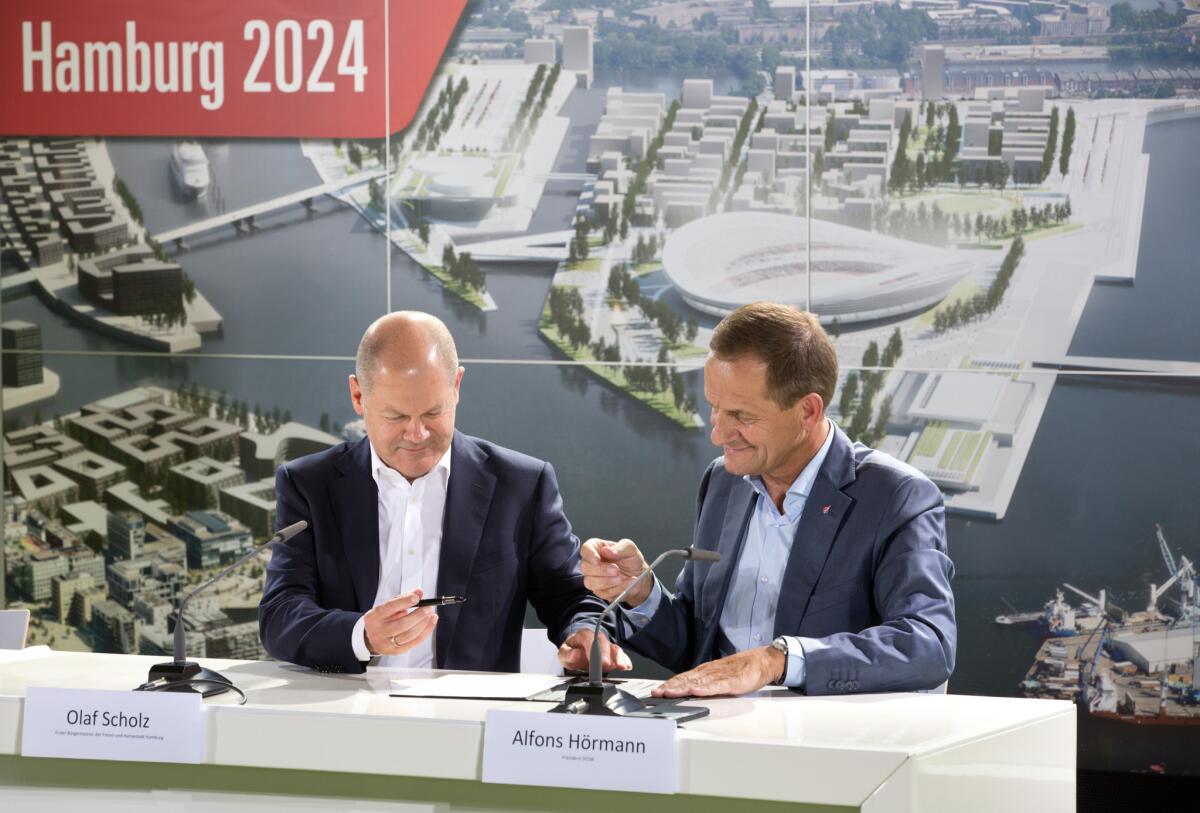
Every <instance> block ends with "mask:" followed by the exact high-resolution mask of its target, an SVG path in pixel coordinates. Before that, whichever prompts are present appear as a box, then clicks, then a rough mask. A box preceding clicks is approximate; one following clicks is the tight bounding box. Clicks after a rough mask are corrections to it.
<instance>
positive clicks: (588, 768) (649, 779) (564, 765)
mask: <svg viewBox="0 0 1200 813" xmlns="http://www.w3.org/2000/svg"><path fill="white" fill-rule="evenodd" d="M675 734H676V727H675V723H673V722H671V721H670V720H640V719H632V718H629V717H592V716H588V715H575V714H539V713H535V712H528V711H489V712H488V713H487V722H486V723H485V724H484V727H483V781H484V782H501V783H504V784H509V785H553V786H556V787H563V788H595V789H597V790H624V791H634V792H639V793H674V792H675V789H676V787H677V783H678V779H679V758H678V751H677V749H676V747H675Z"/></svg>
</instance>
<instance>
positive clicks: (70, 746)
mask: <svg viewBox="0 0 1200 813" xmlns="http://www.w3.org/2000/svg"><path fill="white" fill-rule="evenodd" d="M202 700H203V698H201V697H200V695H199V694H196V693H194V692H109V691H93V690H88V689H39V688H29V689H27V690H26V692H25V715H24V722H23V724H22V730H21V754H22V755H23V756H28V757H62V758H66V759H119V760H129V761H134V762H190V763H199V762H203V761H204V753H205V726H204V706H203V704H202Z"/></svg>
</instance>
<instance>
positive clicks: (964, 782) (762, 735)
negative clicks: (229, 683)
mask: <svg viewBox="0 0 1200 813" xmlns="http://www.w3.org/2000/svg"><path fill="white" fill-rule="evenodd" d="M161 660H162V658H159V657H146V656H132V655H105V654H92V653H72V652H54V651H51V650H48V649H46V648H44V647H34V648H31V649H26V650H21V651H0V754H11V755H15V754H19V753H20V719H21V708H22V706H23V702H24V694H25V690H26V689H27V688H28V687H31V686H45V687H64V688H88V689H112V690H128V689H131V688H132V687H133V686H136V685H138V684H139V683H141V682H142V681H144V680H145V679H146V678H145V675H146V672H147V670H148V668H149V667H150V665H151V664H153V663H156V662H159V661H161ZM204 665H205V666H208V667H209V668H214V669H217V670H218V671H220V672H221V673H222V674H224V675H225V676H226V677H228V678H230V679H231V680H233V682H234V683H235V684H236V685H237V686H239V687H240V688H241V689H243V690H244V691H245V692H246V695H247V702H246V704H245V705H243V706H238V705H236V701H235V698H234V695H232V694H226V695H222V696H219V697H214V698H210V699H208V700H207V701H206V708H207V726H208V751H207V757H206V762H208V763H210V764H213V765H226V766H247V767H259V768H284V769H301V770H308V771H337V772H343V773H352V774H377V775H385V776H407V777H425V778H431V779H448V780H468V781H478V780H479V778H480V754H481V749H482V733H483V721H484V718H485V715H486V713H487V711H488V709H494V708H506V709H513V710H521V711H529V712H545V711H547V710H548V709H549V708H550V707H551V706H550V704H547V703H529V702H504V701H501V702H497V701H482V700H456V699H426V698H397V697H390V696H389V695H388V692H389V691H391V690H393V689H394V688H395V687H396V686H397V685H399V684H403V683H404V682H405V681H406V680H409V679H413V678H427V677H429V676H431V675H438V674H443V673H439V672H429V671H420V672H414V671H404V670H374V669H372V670H369V671H368V672H367V674H365V675H330V674H319V673H316V672H313V671H310V670H308V669H304V668H301V667H296V666H292V665H289V664H282V663H277V662H254V661H221V660H206V661H205V662H204ZM689 703H693V704H702V705H704V706H707V707H708V708H709V710H710V713H709V716H707V717H705V718H702V719H699V720H695V721H692V722H689V723H685V724H683V725H682V726H681V727H680V729H679V792H680V793H681V794H691V795H697V796H718V797H725V798H733V799H745V800H764V801H778V802H792V803H797V802H804V803H810V804H817V805H831V806H843V807H849V808H855V809H863V810H868V811H875V810H909V809H912V810H936V809H947V810H949V809H961V808H955V807H954V805H959V804H962V803H965V802H968V800H969V803H970V805H971V808H972V811H973V813H978V811H983V810H989V809H996V810H1002V809H1021V810H1040V809H1046V810H1062V809H1071V807H1072V806H1073V804H1074V782H1075V709H1074V706H1073V705H1071V704H1069V703H1065V702H1059V701H1046V700H1023V699H1016V698H994V697H974V696H964V695H938V694H886V695H845V696H837V697H806V696H802V695H797V694H795V693H792V692H788V691H784V690H774V689H773V690H768V691H764V692H760V693H757V694H755V695H752V696H747V697H738V698H720V699H711V700H704V701H689ZM989 783H991V784H992V785H993V786H994V788H993V793H989V792H988V785H989ZM996 793H998V794H1000V798H993V799H992V802H991V803H994V806H993V807H989V806H988V805H989V801H988V799H989V796H994V795H995V794H996ZM1025 797H1027V798H1025ZM1018 802H1019V804H1018ZM1010 805H1011V807H1010ZM1064 805H1066V807H1065V808H1064Z"/></svg>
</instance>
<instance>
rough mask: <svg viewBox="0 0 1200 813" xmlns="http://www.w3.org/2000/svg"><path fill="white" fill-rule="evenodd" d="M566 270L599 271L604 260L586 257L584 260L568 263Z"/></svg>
mask: <svg viewBox="0 0 1200 813" xmlns="http://www.w3.org/2000/svg"><path fill="white" fill-rule="evenodd" d="M566 268H567V270H568V271H599V270H601V269H602V268H604V258H603V257H588V258H587V259H586V260H576V261H575V262H573V263H572V262H568V263H567V266H566Z"/></svg>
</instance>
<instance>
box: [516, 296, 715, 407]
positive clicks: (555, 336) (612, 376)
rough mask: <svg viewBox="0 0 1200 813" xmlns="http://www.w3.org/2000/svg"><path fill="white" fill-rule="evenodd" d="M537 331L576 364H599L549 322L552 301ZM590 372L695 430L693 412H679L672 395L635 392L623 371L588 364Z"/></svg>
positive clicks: (548, 304) (617, 368)
mask: <svg viewBox="0 0 1200 813" xmlns="http://www.w3.org/2000/svg"><path fill="white" fill-rule="evenodd" d="M538 330H539V331H540V332H541V334H542V335H543V336H544V337H546V340H547V341H549V342H550V343H551V344H552V345H554V346H555V347H556V348H558V350H559V351H561V352H562V354H563V355H565V356H566V357H567V358H569V359H573V360H574V361H583V362H589V361H593V362H594V361H596V356H595V355H594V354H593V353H592V349H591V348H590V347H580V348H578V349H576V348H573V347H571V343H570V342H569V341H567V340H566V339H564V338H563V337H562V335H561V334H559V332H558V328H557V327H555V326H554V324H553V323H551V321H550V300H549V299H547V300H546V305H545V306H544V307H543V308H542V318H541V319H540V320H539V322H538ZM587 368H588V370H590V371H591V372H593V373H595V374H596V375H598V376H600V377H601V378H603V379H604V380H605V381H607V382H608V383H610V384H612V385H613V386H614V387H616V388H617V389H619V390H621V391H622V392H624V393H626V394H627V395H632V396H633V397H634V398H636V399H638V400H639V401H641V402H642V403H643V404H645V405H646V406H648V407H650V408H651V409H653V410H655V411H656V412H658V413H660V414H661V415H662V416H663V417H665V418H667V419H669V420H671V421H674V422H675V423H677V424H679V425H680V426H682V427H684V428H685V429H695V428H696V421H695V416H694V415H692V414H690V413H685V412H682V411H680V410H679V409H677V408H676V407H675V401H674V399H673V398H672V396H671V393H669V392H658V393H649V392H644V391H642V390H634V389H631V388H630V387H629V384H628V383H627V382H626V381H625V374H624V373H622V372H621V368H620V367H617V366H612V365H607V364H588V365H587Z"/></svg>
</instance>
